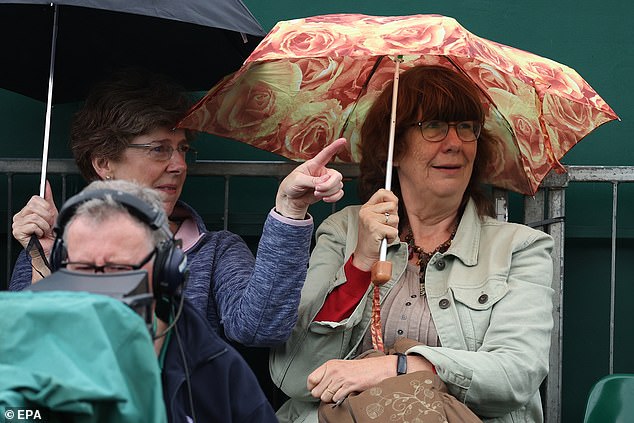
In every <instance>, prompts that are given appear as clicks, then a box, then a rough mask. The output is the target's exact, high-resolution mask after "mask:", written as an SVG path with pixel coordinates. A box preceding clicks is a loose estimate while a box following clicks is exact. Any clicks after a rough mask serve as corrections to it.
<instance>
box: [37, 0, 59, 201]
mask: <svg viewBox="0 0 634 423" xmlns="http://www.w3.org/2000/svg"><path fill="white" fill-rule="evenodd" d="M53 7H54V9H53V10H54V12H53V34H52V36H51V37H52V38H51V63H50V65H49V70H48V95H47V97H46V120H45V122H44V145H43V148H42V171H41V173H40V197H42V198H44V193H45V191H46V170H47V168H48V144H49V140H50V136H51V114H52V112H53V78H54V75H55V49H56V47H57V46H56V44H57V5H56V4H55V5H53Z"/></svg>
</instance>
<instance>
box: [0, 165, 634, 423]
mask: <svg viewBox="0 0 634 423" xmlns="http://www.w3.org/2000/svg"><path fill="white" fill-rule="evenodd" d="M296 165H297V164H296V163H292V162H282V161H279V162H274V161H266V162H262V161H200V162H197V163H195V164H193V165H191V166H190V168H189V170H188V177H190V178H191V177H194V178H196V177H219V178H224V206H223V222H224V223H223V224H224V227H225V229H226V228H227V225H228V216H229V192H230V182H231V178H232V177H237V176H241V177H242V176H246V177H274V178H278V179H279V180H281V179H282V178H284V177H285V176H286V175H287V174H288V173H289V172H290V171H291V170H292V169H294V167H295V166H296ZM40 166H41V161H40V160H30V159H0V175H3V174H4V175H6V177H7V201H6V204H7V215H8V216H12V215H13V213H15V211H16V210H14V209H13V207H12V203H13V197H12V196H13V190H14V176H15V175H18V174H34V175H37V174H39V172H40ZM334 167H335V168H336V169H338V170H339V171H340V172H341V173H342V174H343V175H344V177H345V178H352V179H354V178H356V177H357V176H358V174H359V170H358V167H357V166H356V165H354V164H338V165H334ZM567 170H568V172H567V173H566V174H562V175H558V174H554V173H552V172H551V174H549V175H548V176H547V177H546V178H545V179H544V181H543V182H542V184H541V187H540V190H539V191H538V193H537V194H536V195H535V196H533V197H528V196H526V197H525V198H524V222H525V223H527V224H530V225H531V226H534V227H537V228H538V229H541V230H543V231H545V232H547V233H549V234H550V235H551V236H552V237H553V238H554V240H555V248H554V250H553V253H552V258H553V263H554V277H553V289H554V290H555V296H554V320H555V325H554V328H553V333H552V344H551V351H550V373H549V375H548V378H547V380H546V381H545V383H544V386H543V391H544V413H545V421H546V422H547V423H559V422H560V421H561V387H562V340H563V332H562V328H563V292H564V219H563V218H564V216H565V192H566V188H567V187H568V184H569V183H570V182H607V183H611V184H612V222H611V225H612V228H611V273H610V284H611V285H610V286H611V289H610V293H611V294H610V364H609V369H610V373H612V372H613V356H614V299H615V297H614V296H615V284H616V270H615V266H616V237H617V233H616V228H617V204H618V185H619V184H620V183H630V182H634V167H605V166H568V167H567ZM48 173H49V175H58V176H60V177H61V178H62V198H63V199H65V198H66V197H67V196H68V195H72V194H74V192H71V193H68V192H66V191H67V185H66V178H67V177H68V176H70V175H76V174H77V173H78V170H77V168H76V166H75V164H74V162H73V161H72V160H59V159H58V160H49V162H48ZM272 195H273V194H272ZM495 197H496V198H495V199H496V209H497V215H498V219H502V220H505V219H506V217H507V215H508V210H507V204H508V199H507V196H506V193H504V192H500V191H496V192H495ZM20 207H21V206H20ZM335 207H336V206H333V210H335ZM11 241H12V239H11V220H10V219H8V225H7V251H6V257H7V281H8V276H9V271H10V269H11V266H12V263H10V260H11V257H12V252H11V243H12V242H11Z"/></svg>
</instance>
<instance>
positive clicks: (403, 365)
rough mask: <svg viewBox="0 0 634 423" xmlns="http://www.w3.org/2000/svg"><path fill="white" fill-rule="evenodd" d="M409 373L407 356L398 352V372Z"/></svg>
mask: <svg viewBox="0 0 634 423" xmlns="http://www.w3.org/2000/svg"><path fill="white" fill-rule="evenodd" d="M406 373H407V356H406V355H405V354H400V353H399V354H398V358H397V360H396V374H397V375H404V374H406Z"/></svg>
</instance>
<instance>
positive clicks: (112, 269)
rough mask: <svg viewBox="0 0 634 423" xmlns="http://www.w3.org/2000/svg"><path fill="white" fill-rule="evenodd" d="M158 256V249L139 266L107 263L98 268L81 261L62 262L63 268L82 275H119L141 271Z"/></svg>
mask: <svg viewBox="0 0 634 423" xmlns="http://www.w3.org/2000/svg"><path fill="white" fill-rule="evenodd" d="M155 254H156V248H155V249H153V250H152V251H151V252H150V254H148V255H147V256H146V257H145V258H144V259H143V260H141V262H140V263H138V264H120V263H106V264H104V265H103V266H97V265H96V264H94V263H84V262H81V261H68V260H64V261H62V263H61V265H62V267H65V268H66V269H68V270H70V271H72V272H81V273H117V272H129V271H131V270H139V269H140V268H142V267H143V266H145V265H146V264H147V263H148V262H149V261H150V260H152V257H154V255H155Z"/></svg>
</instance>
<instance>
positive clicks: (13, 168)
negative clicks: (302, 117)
mask: <svg viewBox="0 0 634 423" xmlns="http://www.w3.org/2000/svg"><path fill="white" fill-rule="evenodd" d="M299 164H300V163H299V162H285V161H229V160H199V161H197V162H196V163H193V164H191V165H189V167H188V170H187V173H188V174H189V175H196V176H223V177H224V176H227V175H229V176H271V177H284V176H286V175H288V174H289V173H290V172H291V171H292V170H293V169H295V168H296V167H297V166H298V165H299ZM41 167H42V160H41V159H0V173H13V174H39V173H40V171H41ZM329 167H331V168H333V169H337V170H338V171H339V172H341V174H342V175H343V176H344V177H346V178H355V177H357V176H359V167H358V165H357V164H356V163H332V164H330V165H329ZM48 171H49V172H50V173H66V174H75V173H79V170H78V169H77V166H76V165H75V161H74V160H72V159H49V160H48Z"/></svg>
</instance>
